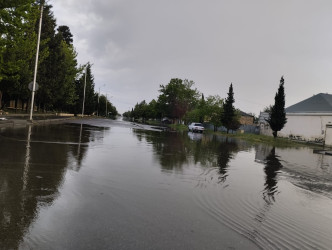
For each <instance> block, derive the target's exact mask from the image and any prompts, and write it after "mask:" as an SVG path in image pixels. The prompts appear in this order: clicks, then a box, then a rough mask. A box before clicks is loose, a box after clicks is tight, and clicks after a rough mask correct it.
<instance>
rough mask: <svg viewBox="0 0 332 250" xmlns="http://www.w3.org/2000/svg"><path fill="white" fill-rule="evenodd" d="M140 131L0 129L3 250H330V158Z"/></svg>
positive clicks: (302, 150) (76, 125)
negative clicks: (314, 249)
mask: <svg viewBox="0 0 332 250" xmlns="http://www.w3.org/2000/svg"><path fill="white" fill-rule="evenodd" d="M148 128H149V127H141V126H140V125H137V124H131V123H127V122H122V121H108V120H88V121H86V124H81V123H80V121H71V123H66V124H54V125H47V126H32V127H29V126H28V127H25V128H19V129H10V128H2V129H1V132H0V142H1V147H0V155H1V156H0V157H1V162H0V188H1V193H0V211H1V214H2V219H1V224H0V236H1V237H0V246H1V248H4V249H11V248H14V249H16V248H21V249H25V248H28V249H29V248H31V249H45V248H48V249H110V248H114V249H165V248H167V249H184V248H187V249H227V248H235V249H238V248H240V249H243V248H245V249H259V248H264V249H278V248H301V249H312V248H316V249H331V247H332V240H331V237H330V232H331V229H332V195H331V193H332V188H331V186H332V173H331V168H332V156H328V155H318V154H314V153H313V150H312V149H310V148H307V147H299V148H287V149H282V148H273V147H270V146H267V145H258V146H257V145H256V146H254V145H251V144H249V143H247V142H245V141H239V140H236V139H232V138H225V137H218V136H213V135H205V134H203V135H202V134H193V133H184V134H178V133H170V132H161V131H158V130H157V129H150V130H149V129H148Z"/></svg>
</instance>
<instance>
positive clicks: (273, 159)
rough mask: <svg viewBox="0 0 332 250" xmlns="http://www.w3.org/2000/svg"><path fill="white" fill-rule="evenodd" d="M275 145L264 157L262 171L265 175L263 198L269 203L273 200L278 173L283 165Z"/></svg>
mask: <svg viewBox="0 0 332 250" xmlns="http://www.w3.org/2000/svg"><path fill="white" fill-rule="evenodd" d="M275 150H276V149H275V147H273V148H272V149H271V152H270V154H269V155H268V156H267V157H266V159H265V167H264V172H265V174H266V177H265V190H264V192H263V198H264V200H265V201H266V202H268V203H271V202H274V201H275V194H276V193H277V192H278V176H277V175H278V173H279V170H280V169H281V168H282V167H283V166H282V164H281V163H280V160H279V157H278V156H277V155H276V153H275Z"/></svg>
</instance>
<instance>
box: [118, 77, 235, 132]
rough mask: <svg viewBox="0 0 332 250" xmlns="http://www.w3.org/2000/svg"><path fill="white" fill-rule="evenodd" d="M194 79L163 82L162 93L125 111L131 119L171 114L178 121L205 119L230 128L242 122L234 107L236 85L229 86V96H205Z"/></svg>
mask: <svg viewBox="0 0 332 250" xmlns="http://www.w3.org/2000/svg"><path fill="white" fill-rule="evenodd" d="M194 84H195V83H194V82H193V81H189V80H187V79H185V80H182V79H179V78H173V79H171V80H170V82H169V83H168V84H166V85H160V89H159V92H160V95H159V96H158V98H157V99H156V100H155V99H153V100H152V101H151V102H149V103H147V102H146V101H145V100H143V101H141V102H140V103H137V104H136V105H135V107H134V108H132V110H131V111H127V112H125V113H124V114H123V116H124V117H127V118H131V119H142V120H143V121H145V120H147V119H161V120H162V119H163V118H166V117H167V118H168V119H170V120H172V121H174V122H178V123H182V122H184V123H186V124H188V123H190V122H201V123H203V122H205V121H208V122H210V123H211V124H213V126H214V130H215V131H216V130H217V128H218V127H220V126H222V125H223V126H224V127H225V128H226V129H227V132H228V131H229V130H230V129H232V130H236V129H238V128H239V126H240V122H239V111H238V110H236V109H235V107H234V102H235V100H234V93H233V85H232V84H231V85H230V87H229V92H228V97H227V98H226V99H225V100H224V99H222V98H221V97H220V96H219V95H210V96H208V97H207V98H205V96H204V94H202V93H200V92H199V91H198V90H197V89H196V88H195V87H194Z"/></svg>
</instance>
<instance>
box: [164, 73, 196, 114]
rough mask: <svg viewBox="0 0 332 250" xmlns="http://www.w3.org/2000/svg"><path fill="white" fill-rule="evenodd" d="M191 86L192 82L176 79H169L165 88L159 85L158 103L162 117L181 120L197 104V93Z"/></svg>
mask: <svg viewBox="0 0 332 250" xmlns="http://www.w3.org/2000/svg"><path fill="white" fill-rule="evenodd" d="M193 85H194V82H193V81H188V80H184V81H183V80H181V79H178V78H174V79H171V81H170V82H169V83H168V84H167V85H166V86H164V85H160V90H159V92H161V94H160V95H159V97H158V102H159V107H160V110H161V112H162V115H163V116H169V117H170V118H174V119H179V120H182V119H183V117H184V115H185V114H186V113H187V112H188V111H190V110H192V109H193V108H194V107H195V105H196V104H197V100H198V97H199V93H198V91H197V89H193V88H192V87H193Z"/></svg>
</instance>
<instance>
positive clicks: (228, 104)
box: [221, 83, 235, 134]
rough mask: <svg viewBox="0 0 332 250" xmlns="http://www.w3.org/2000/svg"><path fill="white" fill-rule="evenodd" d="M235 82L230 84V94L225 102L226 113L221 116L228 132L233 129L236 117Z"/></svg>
mask: <svg viewBox="0 0 332 250" xmlns="http://www.w3.org/2000/svg"><path fill="white" fill-rule="evenodd" d="M234 102H235V100H234V93H233V84H232V83H231V85H230V86H229V91H228V96H227V98H226V101H225V104H224V113H223V115H222V117H221V122H222V124H223V126H224V127H225V128H226V129H227V134H228V132H229V130H230V129H232V127H233V124H234V119H235V108H234V105H233V104H234Z"/></svg>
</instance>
